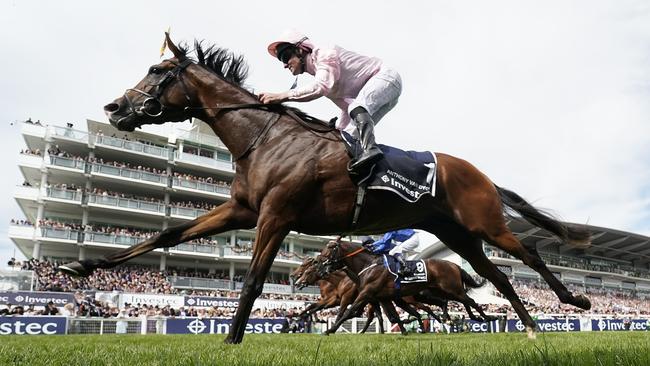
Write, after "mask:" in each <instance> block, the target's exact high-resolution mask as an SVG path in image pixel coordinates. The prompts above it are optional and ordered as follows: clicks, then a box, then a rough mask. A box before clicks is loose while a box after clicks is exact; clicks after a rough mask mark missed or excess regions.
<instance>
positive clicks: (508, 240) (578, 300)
mask: <svg viewBox="0 0 650 366" xmlns="http://www.w3.org/2000/svg"><path fill="white" fill-rule="evenodd" d="M485 240H486V241H487V242H489V243H490V244H492V245H494V246H495V247H497V248H500V249H503V250H504V251H506V252H508V253H509V254H511V255H513V256H515V257H517V258H519V259H521V261H523V262H524V263H525V264H526V265H527V266H528V267H530V268H532V269H534V270H535V271H536V272H537V273H539V274H540V275H541V276H542V277H543V278H544V280H545V281H546V283H548V285H549V286H550V287H551V289H552V290H553V291H554V292H555V294H556V295H557V297H558V298H559V299H560V301H561V302H563V303H565V304H571V305H573V306H577V307H579V308H581V309H585V310H589V309H590V308H591V302H590V301H589V299H588V298H587V297H585V296H584V295H577V296H574V295H573V294H572V293H571V292H570V291H569V290H568V289H567V288H566V287H565V286H564V285H563V284H562V282H560V280H558V279H557V277H555V276H554V275H553V273H551V271H550V270H549V269H548V267H546V264H545V263H544V261H543V260H542V258H541V257H540V256H539V254H538V253H537V250H536V249H534V248H526V247H524V246H523V245H522V244H521V242H519V240H517V238H516V237H515V236H514V235H513V234H512V232H511V231H510V229H509V228H508V227H507V226H506V224H505V222H503V220H502V224H501V226H500V227H497V228H495V229H493V230H487V231H486V233H485Z"/></svg>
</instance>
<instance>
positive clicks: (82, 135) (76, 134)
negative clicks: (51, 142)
mask: <svg viewBox="0 0 650 366" xmlns="http://www.w3.org/2000/svg"><path fill="white" fill-rule="evenodd" d="M49 127H50V128H51V131H53V134H54V135H55V136H57V137H63V138H66V139H69V140H75V141H80V142H84V143H88V132H86V131H79V130H74V129H72V128H69V127H61V126H49Z"/></svg>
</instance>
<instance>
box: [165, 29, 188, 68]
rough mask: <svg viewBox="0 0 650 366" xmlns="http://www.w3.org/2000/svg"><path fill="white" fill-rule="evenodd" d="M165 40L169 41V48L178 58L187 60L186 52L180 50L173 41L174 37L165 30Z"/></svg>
mask: <svg viewBox="0 0 650 366" xmlns="http://www.w3.org/2000/svg"><path fill="white" fill-rule="evenodd" d="M165 40H166V41H167V47H169V50H170V51H172V53H173V54H174V57H176V59H178V60H179V61H183V60H185V53H184V52H182V51H181V50H179V49H178V47H176V45H175V44H174V42H172V39H171V38H170V37H169V32H165Z"/></svg>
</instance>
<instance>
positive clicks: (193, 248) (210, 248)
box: [170, 243, 219, 255]
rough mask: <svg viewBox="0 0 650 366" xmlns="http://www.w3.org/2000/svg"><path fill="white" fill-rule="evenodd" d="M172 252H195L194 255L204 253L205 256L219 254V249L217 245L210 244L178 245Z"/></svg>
mask: <svg viewBox="0 0 650 366" xmlns="http://www.w3.org/2000/svg"><path fill="white" fill-rule="evenodd" d="M170 250H177V251H181V252H194V253H204V254H216V255H218V254H219V247H218V246H216V245H210V244H198V243H182V244H178V245H176V246H175V247H173V248H170Z"/></svg>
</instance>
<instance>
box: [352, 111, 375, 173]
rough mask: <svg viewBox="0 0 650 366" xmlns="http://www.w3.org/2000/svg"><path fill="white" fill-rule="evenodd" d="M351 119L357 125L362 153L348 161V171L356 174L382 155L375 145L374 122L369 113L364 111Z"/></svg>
mask: <svg viewBox="0 0 650 366" xmlns="http://www.w3.org/2000/svg"><path fill="white" fill-rule="evenodd" d="M353 118H354V121H355V122H356V124H357V130H358V132H359V141H360V142H361V148H362V149H363V151H362V152H361V155H359V156H357V157H356V158H355V159H353V160H352V161H350V163H349V164H348V170H349V171H350V172H354V173H357V174H358V173H361V170H362V169H363V168H364V167H367V166H368V165H370V164H371V163H374V162H376V161H377V160H378V159H379V158H380V157H381V156H382V155H383V153H382V152H381V150H380V149H379V147H377V144H376V143H375V135H374V127H375V122H374V121H373V120H372V117H371V116H370V113H368V112H366V111H365V110H364V111H363V112H359V113H356V114H355V115H354V117H353Z"/></svg>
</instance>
